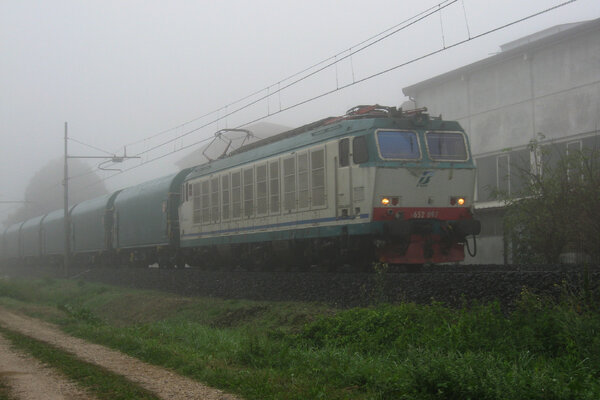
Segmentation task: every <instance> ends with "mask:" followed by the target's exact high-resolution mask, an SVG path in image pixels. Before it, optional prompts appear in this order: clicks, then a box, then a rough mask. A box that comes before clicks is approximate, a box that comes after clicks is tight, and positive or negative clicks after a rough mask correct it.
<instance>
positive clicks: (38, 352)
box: [0, 327, 159, 400]
mask: <svg viewBox="0 0 600 400" xmlns="http://www.w3.org/2000/svg"><path fill="white" fill-rule="evenodd" d="M0 333H2V336H4V337H6V338H7V339H8V340H10V341H11V342H12V344H13V345H14V346H15V347H17V348H19V349H21V350H23V351H25V352H27V353H29V354H31V355H32V356H33V357H35V358H37V359H38V360H40V361H41V362H43V363H44V364H45V365H48V366H50V367H52V368H54V369H55V370H57V371H59V372H61V373H62V374H64V375H65V376H66V377H67V378H69V379H71V380H72V381H74V382H76V383H78V384H79V385H80V386H81V387H83V388H86V389H87V390H88V391H89V392H90V393H92V394H94V395H95V396H96V397H97V398H99V399H111V400H112V399H114V400H130V399H144V400H146V399H147V400H155V399H158V398H159V397H157V396H155V395H153V394H152V393H151V392H149V391H147V390H145V389H143V388H141V387H139V386H138V385H136V384H134V383H132V382H131V381H128V380H127V379H125V378H123V377H122V376H120V375H117V374H114V373H112V372H110V371H108V370H106V369H104V368H101V367H98V366H96V365H94V364H90V363H88V362H85V361H81V360H79V359H78V358H77V357H75V356H74V355H72V354H70V353H67V352H65V351H62V350H60V349H58V348H56V347H54V346H52V345H50V344H48V343H44V342H41V341H38V340H35V339H32V338H30V337H28V336H25V335H22V334H19V333H16V332H14V331H11V330H8V329H5V328H2V327H0ZM0 393H1V392H0ZM0 399H1V397H0Z"/></svg>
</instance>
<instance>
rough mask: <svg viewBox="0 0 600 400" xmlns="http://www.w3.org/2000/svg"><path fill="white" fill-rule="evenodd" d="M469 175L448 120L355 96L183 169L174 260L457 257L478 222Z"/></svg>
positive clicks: (420, 260) (462, 141)
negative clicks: (353, 101) (322, 114)
mask: <svg viewBox="0 0 600 400" xmlns="http://www.w3.org/2000/svg"><path fill="white" fill-rule="evenodd" d="M474 182H475V166H474V163H473V160H472V158H471V154H470V151H469V141H468V138H467V136H466V134H465V132H464V131H463V129H462V128H461V127H460V125H459V124H458V123H457V122H455V121H444V120H442V119H441V117H432V116H430V115H428V114H427V113H426V109H419V110H412V111H403V110H402V109H396V108H395V107H384V106H379V105H374V106H358V107H355V108H353V109H351V110H349V111H348V112H347V113H346V115H344V116H341V117H334V118H326V119H323V120H320V121H317V122H315V123H312V124H309V125H305V126H303V127H300V128H297V129H294V130H292V131H289V132H285V133H282V134H280V135H277V136H274V137H271V138H268V139H264V140H262V141H258V142H255V143H252V144H250V145H247V146H244V147H242V148H240V149H238V150H236V151H234V152H232V153H230V154H229V155H227V156H223V157H221V158H220V159H217V160H214V161H211V162H209V163H206V164H203V165H200V166H197V167H196V168H194V169H193V170H192V171H191V172H190V173H189V174H188V175H187V176H186V178H185V180H184V182H183V184H182V186H181V200H180V206H179V228H180V244H179V246H180V248H179V260H180V261H179V262H180V263H187V264H190V265H197V264H202V263H211V264H212V263H218V262H223V263H229V264H231V263H233V264H236V263H242V264H245V265H250V266H251V265H253V264H257V265H258V264H260V265H264V264H268V263H270V262H277V261H279V260H281V259H282V258H284V259H285V258H287V259H288V261H289V260H292V261H294V260H295V261H297V262H298V263H302V264H303V265H310V264H319V263H329V264H330V265H336V264H339V263H348V264H352V263H354V264H362V265H367V264H370V261H380V262H385V263H391V264H425V263H444V262H458V261H462V260H463V259H464V257H465V255H464V247H465V244H467V245H468V242H467V238H468V237H469V236H473V238H474V236H475V235H477V234H479V231H480V224H479V221H477V220H475V219H473V216H472V212H471V210H472V203H473V192H474ZM473 240H474V239H473Z"/></svg>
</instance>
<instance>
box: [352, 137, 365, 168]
mask: <svg viewBox="0 0 600 400" xmlns="http://www.w3.org/2000/svg"><path fill="white" fill-rule="evenodd" d="M352 161H353V162H354V164H364V163H366V162H369V148H368V146H367V138H366V137H365V136H357V137H355V138H354V139H352Z"/></svg>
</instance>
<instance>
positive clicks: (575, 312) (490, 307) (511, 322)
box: [17, 281, 600, 400]
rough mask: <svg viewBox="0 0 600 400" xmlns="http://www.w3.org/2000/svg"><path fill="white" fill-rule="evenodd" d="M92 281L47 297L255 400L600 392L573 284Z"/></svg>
mask: <svg viewBox="0 0 600 400" xmlns="http://www.w3.org/2000/svg"><path fill="white" fill-rule="evenodd" d="M26 286H27V285H25V284H23V286H22V287H21V289H19V290H24V289H23V288H25V287H26ZM61 286H66V288H67V290H66V292H68V293H69V295H70V297H69V298H70V301H65V296H64V293H63V291H61V290H59V289H60V287H61ZM83 286H84V287H81V288H79V289H78V285H77V284H73V283H68V282H60V281H57V282H56V283H53V284H52V285H51V286H49V287H46V288H45V289H44V290H42V291H41V292H40V293H38V294H37V297H36V298H38V299H44V301H46V302H47V304H57V303H59V304H62V305H61V310H62V311H63V313H64V314H65V315H66V316H67V317H68V318H66V319H64V320H63V326H64V327H65V329H67V330H69V331H70V332H72V333H75V334H76V335H78V336H81V337H84V338H87V339H88V340H92V341H95V342H99V343H102V344H106V345H109V346H111V347H114V348H117V349H120V350H121V351H123V352H125V353H127V354H130V355H132V356H134V357H138V358H140V359H142V360H144V361H148V362H151V363H155V364H159V365H163V366H165V367H168V368H171V369H173V370H176V371H178V372H180V373H182V374H184V375H187V376H190V377H192V378H195V379H198V380H201V381H203V382H205V383H207V384H209V385H213V386H216V387H219V388H222V389H227V390H230V391H234V392H237V393H240V394H241V395H242V396H243V397H244V398H247V399H280V398H286V399H298V400H299V399H315V398H326V399H440V398H441V399H469V398H470V399H507V398H527V399H549V398H552V399H573V398H577V399H596V398H598V397H600V383H599V382H600V334H599V333H600V313H599V312H598V302H597V299H598V297H597V295H596V294H595V293H579V292H577V291H574V290H572V289H570V286H569V285H566V284H559V286H558V287H557V290H558V291H559V292H560V293H561V294H560V295H559V296H554V297H552V298H551V297H544V296H539V295H537V294H535V293H532V292H531V291H529V290H526V289H524V290H523V292H522V293H521V296H520V298H519V300H518V304H517V306H516V308H515V309H514V311H512V312H510V313H508V314H507V313H506V312H503V311H502V310H501V308H500V306H499V304H498V303H489V304H478V303H468V302H467V301H465V302H464V304H463V306H462V307H461V308H458V309H455V308H449V307H446V306H445V305H444V304H441V303H432V304H429V305H418V304H413V303H403V304H399V305H385V304H379V305H377V306H373V307H370V308H357V309H350V310H344V311H336V310H331V309H327V308H324V307H320V308H319V307H318V306H316V305H307V304H291V303H289V304H281V303H259V302H245V301H240V300H227V301H220V300H216V299H181V298H175V297H169V296H168V295H165V294H159V293H150V292H136V291H125V290H122V291H121V289H119V290H117V289H113V288H110V289H108V290H107V289H106V288H104V289H103V290H102V293H99V292H100V290H98V289H97V287H96V286H94V285H90V284H86V285H83ZM375 286H376V285H375ZM36 290H37V288H36ZM17 295H19V294H18V293H17ZM46 296H47V297H46ZM21 297H22V298H29V296H27V295H21ZM57 299H59V300H60V301H57ZM115 304H118V305H119V307H116V308H115ZM148 305H151V306H148ZM21 307H24V306H21ZM114 309H118V310H119V315H115V314H110V313H108V312H107V310H114ZM123 315H125V316H130V317H128V323H125V319H124V318H123ZM131 316H135V318H131ZM99 321H100V322H99Z"/></svg>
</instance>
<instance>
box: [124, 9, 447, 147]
mask: <svg viewBox="0 0 600 400" xmlns="http://www.w3.org/2000/svg"><path fill="white" fill-rule="evenodd" d="M457 1H458V0H445V1H443V2H441V3H439V4H437V5H435V6H432V7H429V8H428V9H426V10H424V11H421V12H419V13H418V14H416V15H414V16H412V17H410V18H407V19H405V20H403V21H401V22H399V23H397V24H396V25H394V26H392V27H390V28H387V29H385V30H384V31H382V32H380V33H378V34H376V35H373V36H371V37H369V38H368V39H365V40H363V41H361V42H360V43H358V44H356V45H354V46H351V47H350V48H349V49H347V50H343V51H341V52H338V53H337V54H335V55H333V56H331V57H329V58H326V59H325V60H323V61H320V62H318V63H315V64H313V65H311V66H309V67H307V68H304V69H303V70H301V71H299V72H297V73H294V74H292V75H289V76H288V77H287V78H284V79H282V80H280V81H278V82H277V83H275V84H272V85H269V86H267V87H266V88H263V89H260V90H257V91H255V92H253V93H251V94H249V95H247V96H245V97H243V98H241V99H239V100H236V101H234V102H232V103H229V104H227V105H225V106H222V107H219V108H217V109H215V110H213V111H211V112H208V113H205V114H203V115H201V116H199V117H196V118H194V119H192V120H190V121H187V122H184V123H183V124H179V125H177V126H176V127H173V128H170V129H166V130H164V131H161V132H159V133H157V134H155V135H153V136H150V137H149V138H146V139H141V140H139V141H137V142H133V143H131V144H128V145H127V146H131V145H133V144H139V143H143V142H145V141H148V140H151V139H153V138H156V137H158V136H161V135H163V134H166V133H168V132H172V131H174V130H176V129H179V128H182V127H184V126H186V125H189V124H190V123H192V122H196V121H198V120H200V119H203V118H206V117H208V116H210V115H213V114H215V113H218V112H220V111H221V110H223V109H225V110H227V109H228V108H229V107H232V106H234V105H236V104H239V103H241V102H243V101H245V100H248V99H251V98H253V97H255V96H258V95H260V94H261V93H264V92H267V95H263V96H261V97H259V98H257V99H254V100H253V101H251V102H250V103H248V104H245V105H244V106H242V107H239V108H236V109H234V110H233V111H226V113H225V114H224V115H222V116H218V117H217V119H215V120H211V121H210V122H208V123H206V124H204V125H202V126H200V127H197V128H195V129H192V130H189V131H187V132H185V133H183V134H181V135H179V136H176V137H174V138H172V139H169V140H167V141H165V142H163V143H160V144H158V145H155V146H153V147H151V148H149V149H146V150H144V151H143V152H140V153H138V155H142V154H146V153H149V152H151V151H153V150H156V149H157V148H160V147H162V146H165V145H167V144H169V143H172V142H174V141H177V140H179V139H181V138H183V137H185V136H187V135H190V134H192V133H194V132H196V131H198V130H200V129H202V128H205V127H206V126H209V125H212V124H214V123H216V122H218V121H219V120H221V119H225V118H227V117H229V116H232V115H234V114H237V113H238V112H240V111H242V110H245V109H247V108H249V107H250V106H253V105H255V104H257V103H259V102H261V101H263V100H265V99H268V98H269V97H271V96H272V95H274V94H279V93H281V92H282V91H283V90H286V89H289V88H290V87H292V86H294V85H296V84H298V83H300V82H302V81H304V80H306V79H308V78H310V77H312V76H314V75H315V74H317V73H319V72H321V71H323V70H325V69H327V68H329V67H331V66H333V65H337V64H338V63H340V62H341V61H344V60H346V59H348V58H350V57H352V55H354V54H356V53H359V52H361V51H363V50H366V49H367V48H369V47H371V46H373V45H375V44H377V43H379V42H381V41H382V40H384V39H387V38H389V37H390V36H393V35H394V34H396V33H398V32H400V31H402V30H404V29H406V28H408V27H409V26H412V25H414V24H415V23H417V22H419V21H421V20H423V19H425V18H427V17H429V16H430V15H432V14H435V13H437V12H440V11H441V10H442V9H444V8H446V7H449V6H450V5H452V4H454V3H456V2H457ZM352 49H355V50H352ZM345 53H348V54H345ZM338 57H339V58H338ZM331 60H333V62H329V61H331ZM328 62H329V63H328ZM323 64H325V65H324V66H322V65H323ZM319 66H321V67H320V68H318V69H316V70H315V68H317V67H319ZM310 71H312V72H310ZM302 74H306V75H304V76H302V77H301V78H298V79H296V80H294V81H292V82H291V83H289V84H286V85H284V86H283V87H282V86H281V84H282V83H283V82H287V81H289V80H291V79H293V78H295V77H297V76H299V75H302ZM275 86H277V89H276V90H275V91H274V92H270V88H272V87H275Z"/></svg>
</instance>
